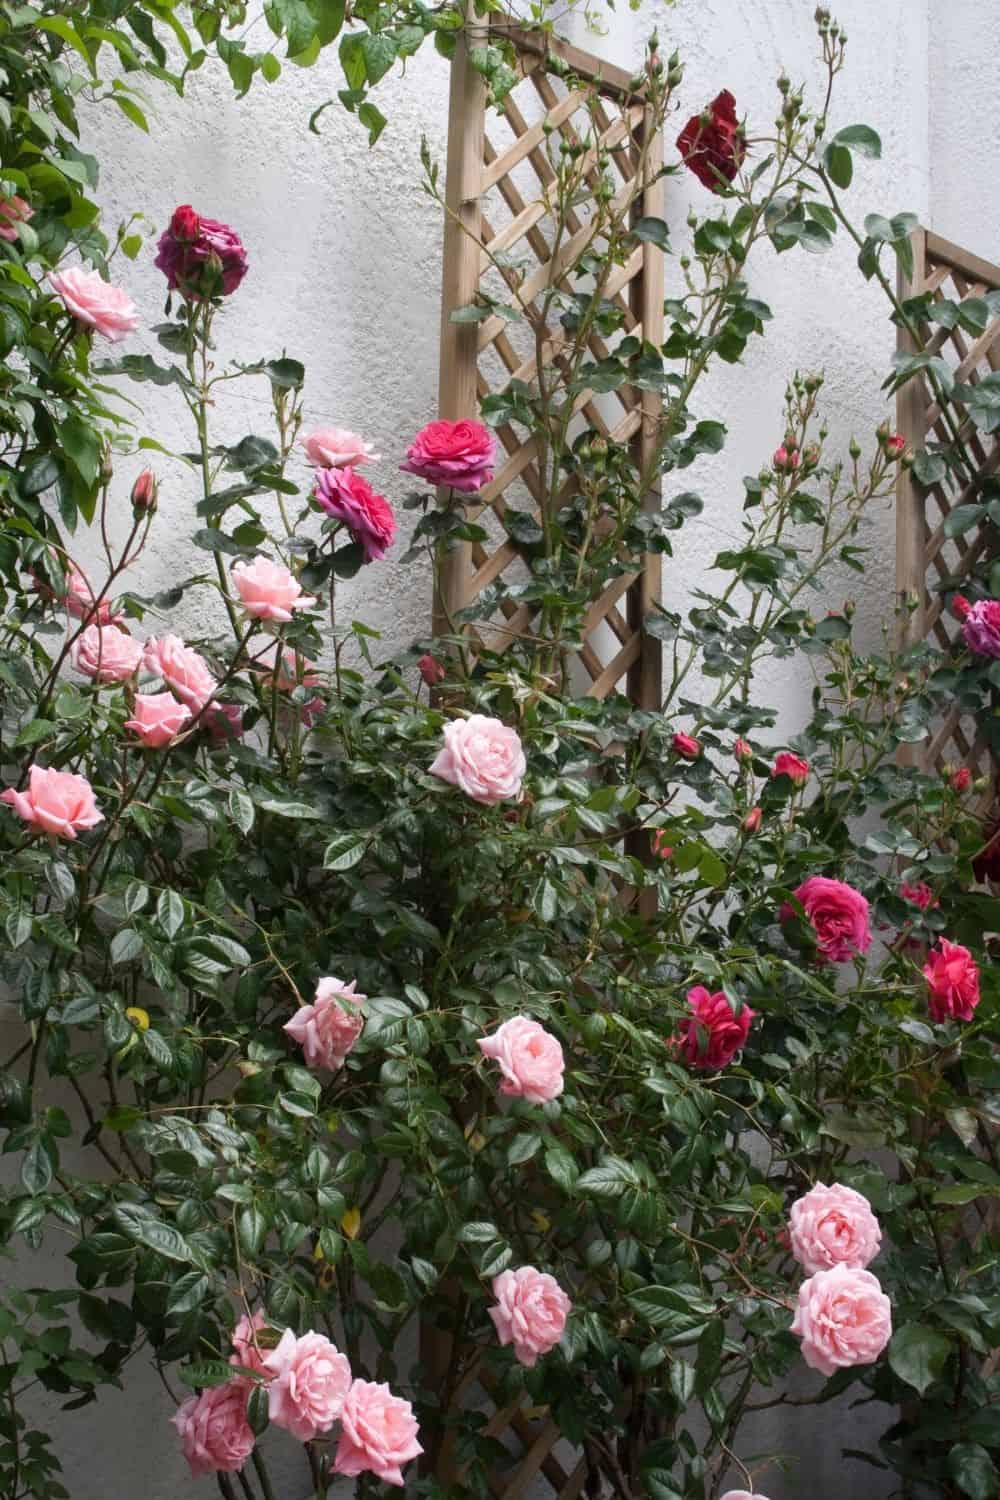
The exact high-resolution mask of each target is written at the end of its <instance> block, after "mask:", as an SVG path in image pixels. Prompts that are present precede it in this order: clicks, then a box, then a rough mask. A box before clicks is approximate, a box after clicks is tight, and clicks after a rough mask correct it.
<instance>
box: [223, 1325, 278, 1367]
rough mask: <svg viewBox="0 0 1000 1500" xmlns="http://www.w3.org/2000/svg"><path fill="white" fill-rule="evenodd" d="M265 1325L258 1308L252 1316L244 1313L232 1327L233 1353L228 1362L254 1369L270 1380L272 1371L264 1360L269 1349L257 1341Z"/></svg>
mask: <svg viewBox="0 0 1000 1500" xmlns="http://www.w3.org/2000/svg"><path fill="white" fill-rule="evenodd" d="M266 1327H267V1319H266V1318H265V1316H264V1314H263V1313H262V1312H261V1311H260V1309H259V1308H258V1309H257V1311H256V1312H255V1313H254V1315H253V1317H252V1318H249V1317H247V1315H246V1313H244V1314H243V1316H242V1318H241V1319H240V1321H239V1322H238V1323H237V1325H236V1327H235V1328H234V1329H233V1338H232V1344H233V1353H232V1356H231V1358H230V1360H229V1363H230V1364H231V1365H242V1366H243V1368H244V1369H245V1370H256V1371H257V1373H258V1374H259V1375H263V1376H264V1377H265V1379H267V1380H270V1379H271V1378H272V1372H271V1371H270V1370H269V1369H268V1367H267V1364H266V1360H267V1357H268V1355H269V1354H270V1352H271V1351H270V1349H265V1348H264V1346H263V1345H262V1344H260V1343H258V1341H257V1335H258V1334H259V1333H260V1331H261V1329H262V1328H266Z"/></svg>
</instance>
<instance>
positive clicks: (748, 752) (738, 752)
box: [733, 740, 753, 760]
mask: <svg viewBox="0 0 1000 1500" xmlns="http://www.w3.org/2000/svg"><path fill="white" fill-rule="evenodd" d="M733 754H734V755H735V756H736V759H737V760H752V759H753V746H752V745H751V744H750V743H749V742H748V741H747V740H737V741H736V743H735V745H734V746H733Z"/></svg>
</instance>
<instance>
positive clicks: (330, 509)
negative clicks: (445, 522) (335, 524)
mask: <svg viewBox="0 0 1000 1500" xmlns="http://www.w3.org/2000/svg"><path fill="white" fill-rule="evenodd" d="M313 496H314V498H315V500H316V504H317V505H318V506H319V507H320V509H321V510H325V511H326V513H327V515H328V516H332V517H333V519H334V520H335V521H342V522H343V524H344V525H345V526H346V527H347V529H348V531H349V532H350V533H351V540H352V541H353V542H356V543H357V545H358V546H359V547H360V548H361V549H362V550H363V552H364V554H365V562H366V563H370V562H378V560H379V559H380V558H382V557H384V556H385V554H386V553H387V552H388V550H389V548H390V547H391V546H392V542H393V538H394V537H395V535H396V518H395V516H394V515H393V513H392V507H391V505H390V504H389V502H388V501H387V500H386V498H385V496H384V495H377V494H376V493H375V491H374V490H373V489H372V487H371V485H370V484H369V483H368V481H367V479H365V477H364V475H362V474H358V473H356V472H355V471H354V469H320V471H319V473H318V474H317V476H316V488H315V489H314V491H313Z"/></svg>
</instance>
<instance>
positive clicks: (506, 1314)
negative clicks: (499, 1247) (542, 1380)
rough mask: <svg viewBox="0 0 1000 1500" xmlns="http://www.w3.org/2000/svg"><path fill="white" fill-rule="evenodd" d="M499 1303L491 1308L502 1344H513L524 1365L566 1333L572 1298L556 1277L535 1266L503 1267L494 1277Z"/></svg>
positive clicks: (495, 1294) (551, 1346)
mask: <svg viewBox="0 0 1000 1500" xmlns="http://www.w3.org/2000/svg"><path fill="white" fill-rule="evenodd" d="M493 1295H494V1297H495V1298H496V1299H497V1302H496V1306H495V1307H491V1308H490V1309H489V1314H490V1317H491V1318H492V1319H493V1324H494V1326H495V1328H496V1331H497V1335H498V1337H499V1339H500V1342H501V1344H502V1345H503V1346H504V1347H505V1348H506V1346H507V1345H508V1344H513V1346H514V1354H515V1356H516V1358H517V1359H518V1360H519V1361H520V1363H521V1364H522V1365H528V1366H531V1365H533V1364H534V1363H535V1361H536V1360H537V1359H538V1356H539V1355H540V1354H548V1352H549V1350H550V1349H554V1348H555V1347H556V1345H557V1344H558V1342H559V1340H560V1339H561V1338H562V1336H563V1329H564V1328H565V1327H566V1319H567V1318H568V1316H569V1314H570V1311H571V1309H572V1306H573V1304H572V1302H571V1301H570V1300H569V1298H568V1297H567V1295H566V1293H565V1292H564V1291H563V1289H562V1287H561V1286H560V1285H559V1283H558V1281H556V1279H555V1277H554V1276H549V1275H548V1273H547V1272H545V1271H536V1270H535V1268H534V1266H521V1267H520V1269H519V1270H517V1271H502V1272H501V1274H500V1275H499V1276H497V1277H495V1278H494V1281H493Z"/></svg>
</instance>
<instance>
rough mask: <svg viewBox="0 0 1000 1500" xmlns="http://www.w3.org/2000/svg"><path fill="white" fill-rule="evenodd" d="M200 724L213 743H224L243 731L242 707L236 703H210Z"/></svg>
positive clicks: (236, 737) (237, 737)
mask: <svg viewBox="0 0 1000 1500" xmlns="http://www.w3.org/2000/svg"><path fill="white" fill-rule="evenodd" d="M201 724H202V726H203V727H204V728H205V729H207V730H208V734H209V738H210V739H211V740H212V743H213V744H215V745H225V744H227V743H228V742H229V741H230V740H238V739H239V737H240V735H241V734H242V733H243V709H242V708H241V707H240V705H239V704H238V703H210V704H209V706H208V708H207V709H206V710H205V716H204V718H203V719H202V720H201Z"/></svg>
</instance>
